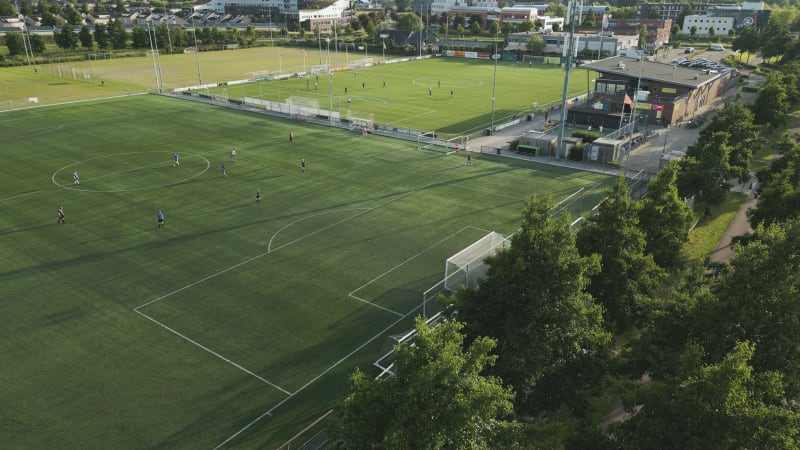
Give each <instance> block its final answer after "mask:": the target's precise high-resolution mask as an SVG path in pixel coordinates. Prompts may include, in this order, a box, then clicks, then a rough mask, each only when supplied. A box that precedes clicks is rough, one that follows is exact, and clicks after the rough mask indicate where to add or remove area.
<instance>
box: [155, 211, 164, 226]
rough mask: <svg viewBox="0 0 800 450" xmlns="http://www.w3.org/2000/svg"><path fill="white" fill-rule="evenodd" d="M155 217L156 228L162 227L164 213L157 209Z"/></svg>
mask: <svg viewBox="0 0 800 450" xmlns="http://www.w3.org/2000/svg"><path fill="white" fill-rule="evenodd" d="M156 219H158V228H164V213H163V212H161V210H160V209H159V210H158V214H156Z"/></svg>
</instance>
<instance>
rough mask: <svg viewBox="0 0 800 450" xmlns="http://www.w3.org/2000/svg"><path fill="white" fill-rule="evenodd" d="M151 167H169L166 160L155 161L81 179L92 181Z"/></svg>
mask: <svg viewBox="0 0 800 450" xmlns="http://www.w3.org/2000/svg"><path fill="white" fill-rule="evenodd" d="M153 167H169V164H168V163H167V162H165V161H159V162H157V163H154V164H148V165H146V166H141V167H134V168H133V169H127V170H122V171H119V172H111V173H107V174H105V175H100V176H97V177H94V178H87V179H85V180H83V181H94V180H99V179H101V178H107V177H113V176H114V175H124V174H126V173H131V172H137V171H139V170H142V169H150V168H153Z"/></svg>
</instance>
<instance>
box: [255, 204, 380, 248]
mask: <svg viewBox="0 0 800 450" xmlns="http://www.w3.org/2000/svg"><path fill="white" fill-rule="evenodd" d="M370 209H371V208H349V209H336V210H332V211H323V212H320V213H317V214H312V215H310V216H304V217H301V218H299V219H297V220H295V221H292V222H289V223H287V224H286V225H284V226H282V227H281V228H280V229H279V230H278V231H276V232H275V233H273V234H272V237H271V238H270V239H269V243H267V252H271V251H272V241H274V240H275V238H276V237H278V235H279V234H281V232H283V230H285V229H287V228H289V227H290V226H292V225H294V224H296V223H298V222H302V221H304V220H306V219H311V218H313V217H317V216H322V215H325V214H330V213H334V212H339V211H364V212H366V211H369V210H370ZM353 217H356V216H355V215H353V216H350V217H347V218H345V219H342V220H341V221H339V222H336V223H334V224H332V225H328V226H327V227H331V226H333V225H338V224H340V223H342V221H344V220H348V219H351V218H353ZM327 227H326V228H327ZM324 229H325V228H322V230H324ZM317 231H320V230H317ZM317 231H315V232H314V233H316V232H317ZM303 237H306V236H303ZM293 242H296V240H295V241H292V242H290V243H289V244H291V243H293ZM289 244H284V245H281V246H280V247H276V248H275V250H278V249H279V248H282V247H285V246H286V245H289Z"/></svg>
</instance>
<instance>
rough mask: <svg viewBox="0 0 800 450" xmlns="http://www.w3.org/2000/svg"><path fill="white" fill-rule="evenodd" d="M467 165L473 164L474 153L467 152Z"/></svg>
mask: <svg viewBox="0 0 800 450" xmlns="http://www.w3.org/2000/svg"><path fill="white" fill-rule="evenodd" d="M466 165H468V166H471V165H472V155H470V154H467V162H466Z"/></svg>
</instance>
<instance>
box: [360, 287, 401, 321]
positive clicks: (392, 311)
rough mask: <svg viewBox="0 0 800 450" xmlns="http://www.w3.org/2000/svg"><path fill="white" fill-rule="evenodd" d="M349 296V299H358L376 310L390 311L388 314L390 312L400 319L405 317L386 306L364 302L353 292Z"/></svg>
mask: <svg viewBox="0 0 800 450" xmlns="http://www.w3.org/2000/svg"><path fill="white" fill-rule="evenodd" d="M354 292H355V291H354ZM347 295H348V296H349V297H351V298H354V299H356V300H358V301H360V302H364V303H366V304H368V305H370V306H374V307H376V308H380V309H382V310H384V311H388V312H390V313H392V314H394V315H396V316H400V317H402V316H403V315H402V314H400V313H399V312H397V311H395V310H393V309H389V308H386V307H384V306H381V305H379V304H377V303H372V302H371V301H369V300H364V299H363V298H361V297H356V296H355V295H353V293H352V292H351V293H349V294H347Z"/></svg>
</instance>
